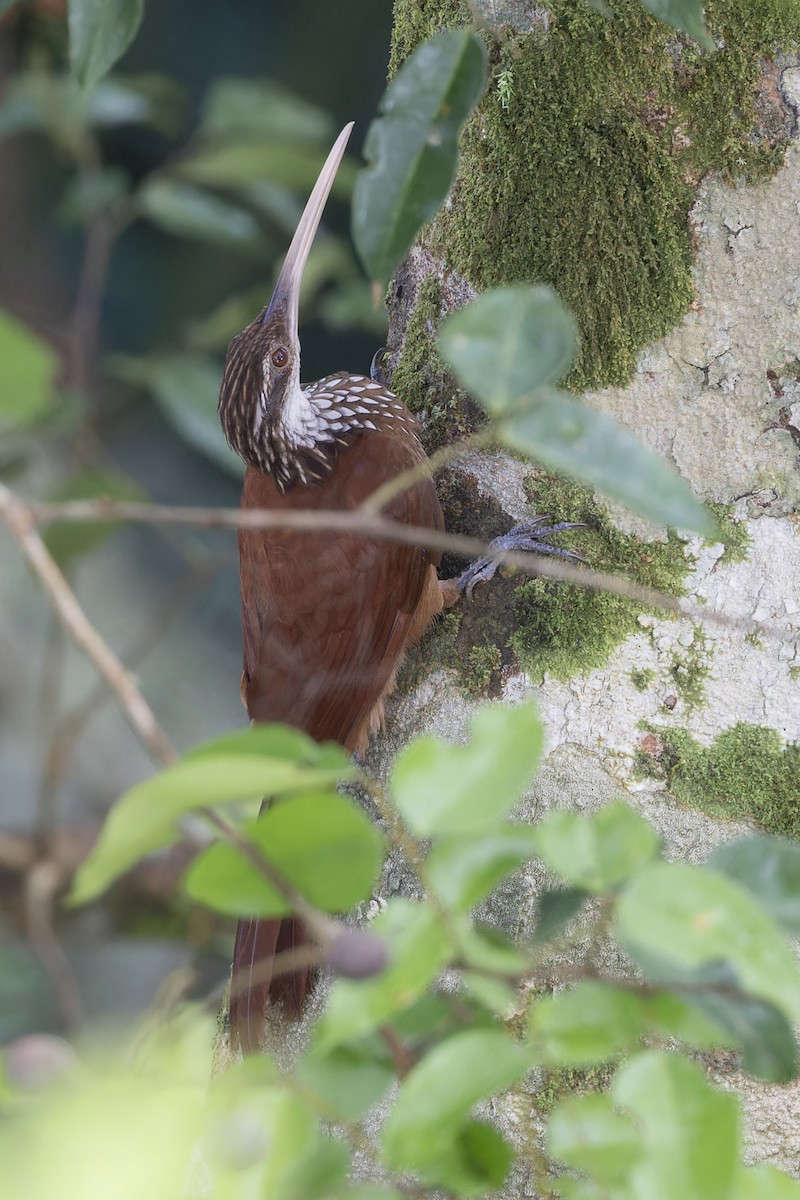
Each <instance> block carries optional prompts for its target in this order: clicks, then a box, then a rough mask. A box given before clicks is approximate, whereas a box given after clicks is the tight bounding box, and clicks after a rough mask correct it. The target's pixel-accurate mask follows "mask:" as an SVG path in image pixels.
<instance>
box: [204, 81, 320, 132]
mask: <svg viewBox="0 0 800 1200" xmlns="http://www.w3.org/2000/svg"><path fill="white" fill-rule="evenodd" d="M331 129H332V122H331V118H330V117H329V115H328V114H327V113H326V112H325V111H324V110H323V109H321V108H317V106H316V105H314V104H309V103H308V101H307V100H304V99H303V98H302V97H301V96H299V95H298V94H297V93H296V92H290V91H289V90H288V89H287V88H284V87H282V86H281V85H280V84H279V83H276V82H275V81H274V80H272V79H240V78H238V77H225V76H223V77H222V78H218V79H215V80H214V82H213V83H212V84H211V87H210V88H209V89H208V92H207V93H206V96H205V98H204V100H203V107H202V112H201V116H200V125H199V132H200V134H201V136H203V137H206V138H220V139H230V138H231V137H238V136H242V135H244V136H246V137H253V138H263V139H269V138H277V139H279V140H281V141H286V142H295V143H296V142H302V141H306V142H311V143H314V144H320V145H321V144H322V143H326V144H327V142H328V141H329V140H330V135H331Z"/></svg>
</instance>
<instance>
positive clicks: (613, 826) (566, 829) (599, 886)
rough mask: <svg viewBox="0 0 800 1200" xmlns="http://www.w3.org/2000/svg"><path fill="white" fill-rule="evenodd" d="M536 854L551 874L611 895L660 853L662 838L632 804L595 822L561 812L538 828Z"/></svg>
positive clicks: (615, 807)
mask: <svg viewBox="0 0 800 1200" xmlns="http://www.w3.org/2000/svg"><path fill="white" fill-rule="evenodd" d="M534 832H535V840H536V852H537V854H538V855H539V856H540V857H541V858H543V859H544V861H545V862H546V863H547V865H548V867H549V868H550V870H551V871H554V872H555V873H556V874H557V875H561V876H563V877H564V879H567V880H568V881H569V882H570V883H572V884H574V885H575V886H576V887H579V888H584V889H586V891H589V892H599V893H603V892H607V891H609V890H611V889H613V888H615V887H618V886H619V885H620V884H621V883H624V882H625V880H626V879H628V878H629V877H630V876H631V875H632V874H633V873H634V871H636V870H637V869H638V868H639V867H641V866H642V865H643V864H644V863H646V862H647V861H648V860H649V859H651V858H654V857H655V855H656V854H658V851H659V847H660V845H661V842H660V839H659V836H658V834H657V833H656V832H655V830H654V829H653V828H652V827H651V826H650V825H648V823H647V822H646V821H645V820H644V818H643V817H640V816H639V814H638V813H636V812H634V810H633V809H632V808H630V807H629V806H628V805H627V804H623V803H621V802H620V803H614V804H608V805H606V806H605V807H604V808H601V809H600V810H599V811H598V812H596V813H594V814H593V815H592V816H590V817H586V816H584V815H583V814H582V813H577V812H572V811H571V810H569V809H565V808H557V809H554V810H553V811H552V812H550V813H548V815H547V816H546V817H545V819H544V820H543V821H540V822H539V824H538V825H536V826H535V829H534Z"/></svg>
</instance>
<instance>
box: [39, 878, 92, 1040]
mask: <svg viewBox="0 0 800 1200" xmlns="http://www.w3.org/2000/svg"><path fill="white" fill-rule="evenodd" d="M63 883H64V879H63V876H62V874H61V871H60V870H59V868H58V867H57V865H56V864H55V863H54V862H53V861H52V860H51V859H43V860H42V861H41V862H38V863H35V864H34V865H33V866H32V867H31V869H30V870H29V871H28V873H27V875H26V877H25V924H26V926H27V929H28V937H29V938H30V942H31V946H32V947H33V949H34V952H35V953H36V956H37V958H38V959H39V961H40V962H41V964H42V966H43V967H44V970H45V972H46V974H47V978H48V980H49V982H50V987H51V989H52V992H53V996H54V997H55V1001H56V1004H57V1006H58V1010H59V1013H60V1016H61V1021H62V1023H63V1026H64V1030H65V1032H66V1033H75V1031H76V1030H77V1029H79V1028H80V1025H81V1021H82V1019H83V1002H82V1000H81V994H80V990H79V988H78V983H77V980H76V979H75V976H74V974H73V971H72V967H71V966H70V964H69V959H68V958H67V956H66V954H65V953H64V951H63V949H62V948H61V945H60V943H59V941H58V938H57V937H56V932H55V928H54V923H53V907H54V904H55V898H56V895H57V894H58V891H59V890H60V888H61V887H62V886H63Z"/></svg>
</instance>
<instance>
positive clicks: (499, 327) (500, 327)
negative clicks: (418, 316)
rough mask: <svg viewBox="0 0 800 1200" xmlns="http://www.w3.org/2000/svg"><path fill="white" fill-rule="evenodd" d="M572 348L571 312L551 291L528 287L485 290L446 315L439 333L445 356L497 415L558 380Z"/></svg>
mask: <svg viewBox="0 0 800 1200" xmlns="http://www.w3.org/2000/svg"><path fill="white" fill-rule="evenodd" d="M576 345H577V333H576V329H575V322H574V320H573V318H572V314H571V313H570V312H569V310H568V309H567V308H565V306H564V305H563V304H562V303H561V301H560V300H559V298H558V296H557V295H556V294H555V292H554V291H553V290H552V288H549V287H544V286H539V287H530V286H528V285H527V284H516V285H515V286H513V287H502V288H492V289H491V290H490V291H487V292H484V293H483V295H482V296H479V297H478V298H477V300H473V301H472V303H471V304H467V305H466V307H464V308H461V309H459V310H458V312H454V313H453V314H452V316H449V317H448V318H447V320H446V321H445V322H444V323H443V325H442V327H441V329H440V331H439V347H440V349H441V352H442V354H443V356H444V358H445V359H446V360H447V361H448V362H449V363H450V365H451V367H452V368H453V369H454V371H455V372H456V374H457V376H458V378H459V379H460V380H461V382H462V383H463V384H464V387H465V388H467V390H468V391H470V392H472V393H473V394H474V395H475V396H477V397H478V399H479V400H480V401H481V403H482V404H483V405H484V407H485V408H486V410H487V412H489V413H491V414H493V415H496V416H497V415H503V414H504V413H506V412H507V411H508V410H509V409H518V408H519V404H520V401H521V400H523V399H524V398H526V397H528V396H530V393H531V392H532V391H534V389H535V388H538V387H540V386H541V385H542V384H544V383H551V382H552V381H553V380H556V379H560V378H561V377H562V376H563V375H564V374H565V372H566V371H567V368H568V367H569V365H570V363H571V362H572V359H573V358H574V356H575V349H576ZM525 407H526V408H527V407H528V405H526V406H525Z"/></svg>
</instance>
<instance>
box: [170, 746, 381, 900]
mask: <svg viewBox="0 0 800 1200" xmlns="http://www.w3.org/2000/svg"><path fill="white" fill-rule="evenodd" d="M211 762H212V763H213V760H211ZM242 833H244V834H245V836H246V837H247V839H248V841H250V842H251V843H252V844H253V845H254V846H256V847H257V848H258V849H259V850H260V851H261V853H262V854H263V856H264V857H265V858H267V859H268V860H269V862H271V863H272V864H273V866H275V867H277V869H278V870H279V871H280V873H281V874H282V875H283V876H284V878H285V879H287V880H288V882H289V883H291V884H293V885H294V886H295V887H296V888H297V889H298V891H300V892H302V893H303V895H304V896H305V897H306V899H307V900H309V901H310V902H311V903H312V904H314V905H316V907H317V908H322V909H324V910H325V911H327V912H347V910H348V909H350V908H352V907H353V905H354V904H357V903H358V902H359V901H360V900H366V899H367V898H368V897H369V896H370V894H371V892H372V889H373V887H374V886H375V883H376V882H377V879H378V873H379V872H380V868H381V860H382V853H381V850H382V847H381V839H380V837H379V836H378V833H377V831H376V830H375V828H374V826H373V825H372V822H371V821H370V819H369V817H368V816H367V815H366V814H365V813H363V812H362V811H361V810H360V809H358V808H356V806H355V805H354V804H353V802H352V801H351V800H348V799H347V797H345V796H340V795H339V794H338V793H337V792H335V791H328V792H325V793H321V794H318V795H306V796H296V797H290V798H288V799H286V800H282V801H280V802H279V803H277V804H272V805H270V807H269V808H268V809H267V810H266V811H265V812H263V813H262V814H261V816H260V817H259V818H258V820H257V821H256V822H255V823H253V824H250V825H248V826H246V827H245V828H244V829H243V830H242ZM343 863H346V864H347V869H346V870H343V869H342V864H343ZM183 886H184V889H185V891H186V893H187V895H189V896H190V897H191V899H192V900H195V901H196V902H197V903H199V904H205V905H207V906H208V907H209V908H213V909H214V910H215V911H216V912H221V913H226V914H228V915H229V916H234V917H245V916H253V915H257V916H280V915H282V914H285V913H289V912H291V905H290V904H289V903H288V902H287V901H286V900H285V898H284V897H283V896H282V895H281V894H280V892H278V891H276V890H275V888H273V887H272V886H271V884H270V883H269V882H268V880H267V879H266V878H265V877H264V876H263V875H262V874H261V873H260V872H259V871H258V870H257V869H256V867H255V866H254V865H253V864H252V863H250V862H249V861H248V860H247V859H246V858H245V857H244V855H243V854H242V853H241V852H240V851H239V850H237V849H236V848H235V847H234V846H231V845H228V844H227V843H226V842H217V843H216V844H215V845H213V846H210V847H209V849H208V850H204V851H203V853H202V854H200V855H199V856H198V857H197V858H196V859H195V860H194V862H193V863H192V865H191V866H190V868H189V870H188V871H187V873H186V875H185V876H184V880H183Z"/></svg>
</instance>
